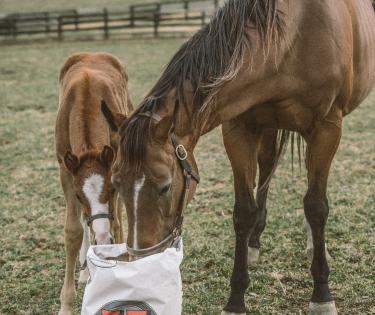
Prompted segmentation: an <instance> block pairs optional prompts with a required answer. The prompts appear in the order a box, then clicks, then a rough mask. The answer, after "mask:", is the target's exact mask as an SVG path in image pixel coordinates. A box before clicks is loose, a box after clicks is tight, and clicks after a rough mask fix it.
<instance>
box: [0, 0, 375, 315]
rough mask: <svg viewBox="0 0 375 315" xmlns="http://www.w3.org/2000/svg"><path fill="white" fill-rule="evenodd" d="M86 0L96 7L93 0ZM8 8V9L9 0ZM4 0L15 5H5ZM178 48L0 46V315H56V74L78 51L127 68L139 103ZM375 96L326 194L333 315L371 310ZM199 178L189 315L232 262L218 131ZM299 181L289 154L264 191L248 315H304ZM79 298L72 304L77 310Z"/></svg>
mask: <svg viewBox="0 0 375 315" xmlns="http://www.w3.org/2000/svg"><path fill="white" fill-rule="evenodd" d="M90 2H91V1H90ZM4 3H7V1H5V2H4ZM8 3H11V1H8ZM180 44H181V40H164V41H152V40H148V41H136V40H132V41H107V42H101V41H97V42H73V43H68V42H66V43H61V44H57V43H44V44H35V45H15V46H8V47H7V46H2V47H1V49H0V109H1V114H0V209H1V211H0V222H1V237H0V314H4V315H5V314H24V315H26V314H28V315H29V314H32V315H34V314H55V313H56V312H57V310H58V308H59V300H58V297H59V292H60V289H61V286H62V279H63V273H64V272H63V271H64V250H63V217H64V199H63V195H62V191H61V189H60V186H59V181H58V169H57V162H56V159H55V154H54V135H53V131H54V119H55V115H56V109H57V78H58V71H59V67H60V66H61V64H62V63H63V62H64V60H65V59H66V58H67V56H68V55H69V54H70V53H73V52H76V51H98V50H99V51H108V52H111V53H114V54H116V55H117V56H119V57H120V59H122V60H123V61H124V63H126V64H127V66H128V70H129V75H130V79H131V86H130V87H131V94H132V96H133V98H134V100H135V101H136V102H138V101H139V100H140V99H141V98H142V96H143V95H144V94H145V93H146V92H147V90H148V89H149V88H150V87H151V86H152V83H153V82H155V80H156V78H157V77H158V75H159V73H160V71H161V69H162V67H163V65H164V64H165V63H166V62H167V61H168V59H169V58H170V56H171V55H172V54H173V52H174V51H175V50H176V49H177V47H178V46H179V45H180ZM374 103H375V94H373V95H372V96H371V97H370V98H369V99H368V100H367V101H366V102H365V103H364V104H363V105H362V106H361V107H360V108H359V109H358V110H357V111H356V112H354V113H353V114H352V115H351V116H350V117H348V118H347V120H346V121H345V132H344V137H343V140H342V143H341V147H340V150H339V152H338V154H337V158H336V160H335V162H334V165H333V169H332V175H331V178H330V186H329V200H330V204H331V214H330V219H329V222H328V227H327V238H328V246H329V249H330V253H331V256H332V257H333V261H332V262H331V271H332V273H331V287H332V289H333V293H334V295H335V296H336V301H337V304H338V309H339V313H340V314H347V315H363V314H375V269H374V265H375V193H374V181H375V162H374V161H375V150H374V143H375V110H374V109H375V104H374ZM196 157H197V161H198V164H199V166H200V172H201V175H202V182H201V184H200V186H199V188H198V191H197V195H196V197H195V199H194V201H193V202H192V203H191V205H190V206H189V208H188V210H187V214H186V223H185V230H184V241H185V251H186V252H185V260H184V263H183V267H182V272H183V282H184V314H186V315H196V314H204V315H214V314H219V312H220V310H221V308H222V307H223V306H224V304H225V302H226V298H227V296H228V292H229V277H230V273H231V268H232V264H233V245H234V233H233V227H232V218H231V216H232V205H233V202H234V200H233V188H232V174H231V170H230V167H229V163H228V160H227V157H226V155H225V153H224V149H223V145H222V140H221V137H220V130H215V131H213V132H211V133H210V134H209V135H207V136H205V137H203V138H202V139H201V142H200V144H199V146H198V148H197V150H196ZM305 190H306V179H305V173H304V171H302V174H299V172H298V171H295V172H294V174H292V172H291V163H290V156H288V155H287V156H286V157H285V158H284V159H283V162H282V164H281V165H280V167H279V169H278V171H277V174H276V177H275V179H274V180H273V182H272V184H271V193H270V196H269V204H268V205H269V206H268V208H269V217H268V226H267V229H266V231H265V233H264V236H263V247H262V250H261V262H260V265H259V266H258V267H257V268H254V269H251V285H250V287H249V289H248V292H247V294H246V300H247V305H248V309H249V314H259V315H260V314H261V315H264V314H305V310H306V308H307V305H308V300H309V297H310V293H311V288H312V281H311V278H310V276H309V264H308V262H307V259H306V257H305V254H304V247H305V236H304V230H303V210H302V198H303V195H304V191H305ZM81 296H82V290H80V291H79V298H78V300H77V303H76V311H77V313H78V311H79V303H80V298H81Z"/></svg>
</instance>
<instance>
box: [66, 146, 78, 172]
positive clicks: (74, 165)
mask: <svg viewBox="0 0 375 315" xmlns="http://www.w3.org/2000/svg"><path fill="white" fill-rule="evenodd" d="M64 165H65V167H66V168H67V169H68V170H69V171H70V172H71V173H74V172H75V171H76V170H77V169H78V167H79V160H78V157H77V156H76V155H74V154H73V153H72V152H70V151H68V152H66V153H65V156H64Z"/></svg>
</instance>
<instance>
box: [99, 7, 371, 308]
mask: <svg viewBox="0 0 375 315" xmlns="http://www.w3.org/2000/svg"><path fill="white" fill-rule="evenodd" d="M374 82H375V16H374V12H373V8H372V5H371V1H370V0H343V1H336V0H321V1H311V0H228V1H227V2H226V4H225V5H224V6H223V7H222V8H221V9H219V10H218V12H217V14H216V15H215V16H214V17H213V19H212V20H211V22H210V23H209V25H207V26H206V27H205V28H204V29H202V30H201V31H199V32H198V33H197V34H195V35H194V36H193V37H192V38H191V39H190V40H189V41H187V42H186V43H185V44H184V45H183V46H182V47H181V49H180V50H179V51H178V52H177V53H176V55H175V56H174V57H173V59H172V61H171V62H170V63H169V64H168V66H167V67H166V69H165V71H164V73H163V74H162V76H161V78H160V79H159V81H158V82H157V83H156V85H155V86H154V88H153V89H152V90H151V92H150V93H149V94H148V96H147V97H146V98H145V99H144V101H143V102H142V104H141V105H140V107H139V108H138V109H137V110H136V111H135V112H134V113H133V114H132V115H131V117H129V119H127V120H124V121H123V122H121V121H120V120H118V119H114V116H115V114H116V113H114V112H111V111H110V110H109V108H107V107H106V106H103V109H102V110H103V113H104V114H105V116H106V117H107V120H108V121H109V122H110V124H111V125H114V124H115V125H116V126H117V127H116V128H118V127H119V132H120V136H121V145H120V147H119V151H118V155H117V159H116V161H115V163H114V168H113V177H112V180H113V183H114V185H115V186H116V188H117V189H118V191H119V193H120V195H121V196H122V198H123V200H124V201H125V204H126V208H127V212H128V222H129V235H128V244H129V252H130V253H131V254H132V255H134V256H142V255H146V254H149V253H152V252H154V251H157V250H161V249H162V248H163V247H164V246H166V245H168V243H169V242H170V241H171V240H172V239H174V237H175V236H176V235H178V234H179V233H180V232H181V225H182V211H183V208H184V205H185V203H186V202H187V201H188V200H189V199H190V198H191V197H192V195H193V194H194V191H195V188H196V183H197V181H198V180H199V177H198V175H197V172H198V171H197V166H196V163H195V160H194V156H193V150H194V148H195V146H196V144H197V142H198V140H199V138H200V136H201V135H203V134H205V133H207V132H209V131H211V130H212V129H213V128H215V127H217V126H219V125H222V126H223V128H222V129H223V136H224V143H225V147H226V150H227V153H228V156H229V159H230V161H231V165H232V168H233V173H234V186H235V205H234V218H233V222H234V228H235V234H236V241H235V260H234V269H233V274H232V277H231V293H230V297H229V301H228V303H227V305H226V306H225V307H224V311H223V314H245V312H246V308H245V302H244V294H245V290H246V288H247V287H248V284H249V276H248V257H247V256H248V252H249V250H248V247H249V246H250V248H251V249H252V251H251V253H254V251H255V252H256V250H257V249H258V248H259V245H260V244H259V238H260V235H261V233H262V231H263V229H264V225H265V216H266V212H265V211H266V210H265V203H266V196H267V189H268V188H267V187H268V183H269V178H270V176H271V175H272V173H273V170H274V169H275V164H276V162H277V159H278V156H279V155H280V153H281V152H282V147H283V146H285V144H286V139H287V136H288V132H290V131H291V132H296V133H298V134H299V135H301V136H302V137H303V138H304V140H305V141H306V143H307V152H306V167H307V171H308V190H307V193H306V196H305V198H304V210H305V216H306V219H307V222H308V226H309V228H310V229H311V233H312V241H313V246H314V247H313V259H312V265H311V273H312V277H313V280H314V288H313V293H312V297H311V303H310V306H309V309H310V310H309V311H310V314H328V315H331V314H336V312H337V311H336V306H335V303H334V299H333V297H332V295H331V293H330V290H329V286H328V275H329V268H328V264H327V259H326V252H325V236H324V230H325V225H326V221H327V217H328V212H329V208H328V201H327V197H326V193H327V178H328V174H329V170H330V165H331V162H332V160H333V157H334V155H335V153H336V150H337V148H338V145H339V142H340V138H341V131H342V121H343V118H344V116H346V115H348V114H349V113H350V112H351V111H353V110H354V109H355V108H356V107H357V106H358V105H359V104H360V103H361V102H362V101H363V100H364V99H365V98H366V96H367V95H368V94H369V93H370V91H371V89H372V88H373V84H374ZM280 130H281V131H280ZM278 134H280V136H278ZM258 166H259V172H260V173H259V174H260V176H259V183H258V188H259V189H258V193H257V195H256V196H254V188H255V184H254V182H255V177H256V172H257V168H258Z"/></svg>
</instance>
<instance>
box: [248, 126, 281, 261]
mask: <svg viewBox="0 0 375 315" xmlns="http://www.w3.org/2000/svg"><path fill="white" fill-rule="evenodd" d="M277 133H278V131H277V130H276V129H266V130H264V131H263V133H262V135H261V140H260V144H259V148H258V153H257V156H258V165H259V180H258V190H257V196H256V202H257V205H258V208H259V217H258V221H257V224H256V226H255V228H254V231H253V232H252V233H251V236H250V240H249V254H248V263H249V265H254V264H255V263H256V262H257V261H258V259H259V249H260V236H261V235H262V233H263V231H264V228H265V227H266V218H267V208H266V202H267V194H268V188H269V181H270V179H271V176H272V173H273V172H274V171H275V168H276V165H275V164H276V163H277V161H276V141H277Z"/></svg>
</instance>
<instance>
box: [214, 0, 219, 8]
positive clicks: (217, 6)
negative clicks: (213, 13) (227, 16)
mask: <svg viewBox="0 0 375 315" xmlns="http://www.w3.org/2000/svg"><path fill="white" fill-rule="evenodd" d="M214 7H215V10H217V9H218V8H219V0H214Z"/></svg>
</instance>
